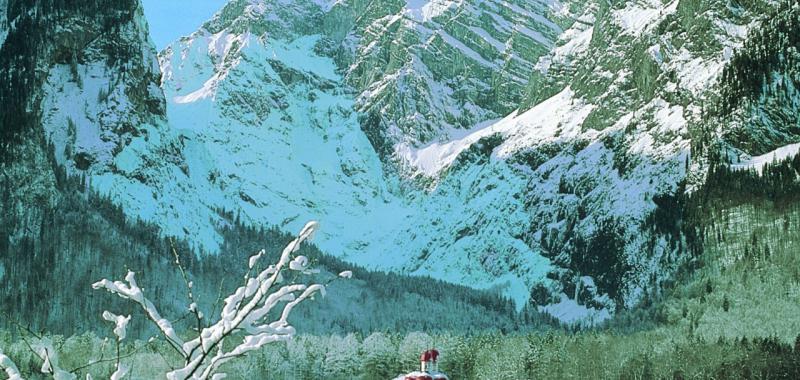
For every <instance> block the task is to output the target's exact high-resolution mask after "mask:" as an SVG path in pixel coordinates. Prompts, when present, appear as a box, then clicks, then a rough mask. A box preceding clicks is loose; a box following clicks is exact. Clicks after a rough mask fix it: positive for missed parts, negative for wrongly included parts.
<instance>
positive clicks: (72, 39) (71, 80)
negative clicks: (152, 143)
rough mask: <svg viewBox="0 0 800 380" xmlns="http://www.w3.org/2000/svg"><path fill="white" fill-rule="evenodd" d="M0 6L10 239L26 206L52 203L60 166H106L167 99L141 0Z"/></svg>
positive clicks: (32, 221)
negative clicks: (161, 84)
mask: <svg viewBox="0 0 800 380" xmlns="http://www.w3.org/2000/svg"><path fill="white" fill-rule="evenodd" d="M0 9H2V11H0V25H2V27H0V30H2V37H3V38H2V40H0V41H2V45H1V46H2V47H1V48H0V49H1V50H0V60H2V61H3V64H2V65H1V68H0V76H2V77H3V78H4V80H3V85H2V89H1V90H0V103H2V104H3V105H4V112H3V115H2V124H3V125H2V139H0V140H1V141H2V144H0V145H1V147H2V149H0V151H2V159H0V172H2V179H0V181H2V183H0V187H2V188H3V191H4V197H3V201H2V209H3V218H4V222H3V223H2V224H3V225H4V227H5V228H4V231H3V233H4V234H7V236H8V237H10V238H11V239H13V238H14V236H15V235H16V232H15V231H17V230H16V229H18V228H28V229H29V228H30V226H32V225H33V226H35V225H38V224H39V219H40V218H41V215H32V214H31V212H32V211H31V212H29V211H28V210H29V209H30V207H28V206H29V205H31V204H37V205H40V206H44V207H47V206H51V207H52V206H54V205H55V204H57V202H58V201H59V192H58V189H59V186H60V185H61V183H62V181H63V180H64V179H65V177H66V175H67V173H69V174H73V175H76V174H79V173H81V172H83V171H88V172H89V173H96V172H102V171H109V170H113V158H114V157H115V156H116V155H118V154H119V153H120V152H121V151H122V150H124V148H125V147H126V146H127V145H128V144H131V143H132V141H133V140H135V139H136V138H146V137H142V136H141V133H140V131H141V130H142V129H143V128H144V127H143V124H145V123H155V122H156V121H157V120H161V122H163V116H164V106H165V103H164V98H163V95H162V93H161V90H160V88H159V87H158V83H159V78H160V70H159V68H158V65H157V61H156V59H155V50H154V49H153V48H152V45H151V44H149V42H148V41H149V37H148V31H147V26H146V24H145V22H144V17H143V14H142V10H141V5H140V4H139V2H137V1H113V2H109V1H102V0H98V1H88V2H85V3H82V4H80V5H78V4H73V3H67V2H47V3H39V2H35V3H34V2H30V1H3V2H2V3H0ZM103 94H105V95H103ZM101 97H103V98H104V99H99V98H101ZM58 164H61V165H63V166H64V168H65V169H66V172H64V171H62V170H61V169H59V168H58Z"/></svg>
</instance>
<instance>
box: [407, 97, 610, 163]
mask: <svg viewBox="0 0 800 380" xmlns="http://www.w3.org/2000/svg"><path fill="white" fill-rule="evenodd" d="M573 96H574V93H573V92H572V90H571V89H570V88H569V87H567V88H565V89H564V90H562V91H561V92H560V93H558V94H556V95H555V96H553V97H551V98H550V99H547V100H545V101H543V102H541V103H539V104H538V105H536V106H535V107H533V108H531V109H530V110H528V111H526V112H524V113H523V114H521V115H517V113H516V112H515V113H512V114H511V115H509V116H508V117H506V118H504V119H502V120H500V121H499V122H497V123H495V124H491V125H482V126H479V127H476V128H475V129H473V132H472V133H470V134H469V135H467V136H464V137H462V138H460V139H456V140H452V141H449V142H445V143H438V142H437V143H433V144H430V145H428V146H426V147H423V148H420V149H414V148H412V147H410V146H409V145H407V144H398V145H397V146H395V153H396V154H397V156H398V157H401V158H403V159H404V160H405V162H407V163H408V164H410V165H412V166H414V167H416V168H418V169H419V170H420V172H422V173H424V174H426V175H428V176H434V175H436V174H437V173H438V172H440V171H441V170H442V169H444V168H446V167H448V166H450V164H452V163H453V161H454V160H455V159H456V157H458V155H459V154H461V152H463V151H464V150H465V149H467V148H469V147H470V146H471V145H472V144H474V143H476V142H478V141H479V140H480V139H482V138H484V137H488V136H491V135H493V134H495V133H500V134H502V135H503V136H504V137H506V141H505V142H504V143H503V144H502V145H500V146H499V147H498V148H497V149H496V150H495V153H496V154H497V156H498V157H507V156H510V155H511V154H513V153H514V152H516V151H518V150H519V149H522V148H525V147H530V146H533V145H536V144H539V143H541V142H542V141H546V140H554V139H556V138H558V139H565V138H570V137H577V136H579V135H580V134H581V128H580V126H581V124H582V123H583V120H584V119H585V118H586V116H588V115H589V112H591V110H592V109H593V108H594V106H592V105H588V104H584V103H583V102H582V101H580V100H576V99H574V98H573Z"/></svg>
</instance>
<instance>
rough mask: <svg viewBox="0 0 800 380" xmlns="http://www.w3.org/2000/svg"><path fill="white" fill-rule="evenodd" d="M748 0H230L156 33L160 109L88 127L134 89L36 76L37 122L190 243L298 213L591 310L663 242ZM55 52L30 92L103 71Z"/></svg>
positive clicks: (336, 243) (608, 306)
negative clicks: (208, 14) (664, 217)
mask: <svg viewBox="0 0 800 380" xmlns="http://www.w3.org/2000/svg"><path fill="white" fill-rule="evenodd" d="M765 4H766V2H761V1H756V2H752V4H748V5H747V7H743V6H740V5H731V4H729V3H728V2H726V1H722V0H702V1H693V2H688V1H679V0H674V1H668V2H661V1H657V0H638V1H627V2H624V1H612V2H611V3H609V2H605V1H597V2H595V1H583V2H581V1H571V2H564V3H560V2H549V1H537V2H523V1H519V2H517V1H471V0H464V1H439V0H433V1H389V0H387V1H373V2H359V1H353V2H351V1H347V2H344V1H336V2H333V1H330V2H328V1H324V2H321V1H310V0H301V1H291V2H289V1H282V0H259V1H251V0H232V1H230V2H229V3H228V4H227V5H226V6H225V7H224V8H223V9H222V10H220V12H219V13H218V14H217V15H215V16H214V18H213V19H212V20H210V21H209V22H207V23H206V24H205V25H204V26H203V27H202V28H201V29H200V30H198V31H197V32H195V33H193V34H192V35H190V36H187V37H184V38H182V39H181V40H179V41H176V42H175V43H173V44H172V45H171V46H169V47H168V48H167V49H165V50H164V51H163V52H162V53H161V54H160V56H159V59H160V66H161V70H162V72H163V81H162V86H161V87H162V89H163V91H164V95H165V97H166V101H167V106H166V115H167V118H166V120H167V122H166V124H165V123H164V122H163V121H159V120H157V119H158V118H155V119H153V118H152V117H151V118H148V117H147V115H148V114H153V113H155V114H158V112H154V110H157V108H153V110H151V111H150V112H140V113H137V115H139V116H136V117H135V118H133V119H132V120H133V122H132V124H133V128H132V129H131V128H128V127H124V124H123V127H121V128H118V129H115V128H113V127H110V126H109V124H111V125H117V124H116V123H117V122H118V121H120V120H121V118H120V117H119V115H121V114H125V113H127V112H129V110H147V109H148V108H147V107H143V106H142V105H147V104H149V103H148V102H144V103H142V102H141V101H137V100H136V99H147V98H148V97H147V96H136V97H133V98H131V97H130V96H126V97H123V96H122V94H121V93H119V91H120V90H119V89H113V88H112V89H110V90H109V91H108V92H105V93H104V94H103V95H108V99H110V100H108V101H106V102H105V103H103V102H97V101H95V102H92V101H91V99H88V98H87V99H84V100H85V102H84V103H75V102H69V105H67V104H65V103H64V102H63V101H62V102H60V101H59V96H62V95H54V96H51V97H48V98H47V101H46V102H45V104H46V105H47V107H48V108H51V109H53V110H57V111H53V112H50V116H48V117H49V118H48V119H47V120H48V122H47V123H48V127H47V130H48V131H49V133H50V135H51V136H54V137H53V139H54V140H56V141H68V140H69V136H70V135H69V134H66V135H65V134H64V133H63V131H62V130H61V129H59V128H57V127H56V126H57V125H64V123H66V124H69V120H72V121H73V123H75V124H76V125H78V126H79V127H78V128H77V130H78V131H80V132H76V133H75V134H74V135H75V136H76V137H73V138H72V139H73V140H74V142H73V143H72V145H69V144H66V145H65V146H67V145H69V146H72V147H73V149H76V150H79V151H80V152H85V153H86V155H84V156H85V157H91V158H92V159H91V160H89V161H90V165H89V167H88V169H87V170H88V172H89V173H90V174H91V181H92V185H93V186H94V187H96V188H98V189H100V190H101V191H103V192H106V193H108V194H109V195H110V196H111V197H112V198H113V199H115V200H116V201H117V202H119V203H121V204H122V205H123V206H124V209H125V210H126V212H128V213H129V214H131V215H135V216H140V217H143V218H145V219H147V220H150V221H154V222H156V223H158V224H159V225H160V226H161V227H162V228H163V232H164V233H166V234H173V235H179V236H182V237H187V238H189V239H190V240H191V241H194V242H195V243H196V244H197V245H198V246H200V247H202V248H204V249H206V250H209V251H213V252H215V251H217V249H218V246H219V243H220V237H219V235H218V233H217V231H216V228H217V227H219V225H220V223H224V222H223V218H221V217H220V216H219V213H220V211H221V210H227V211H233V212H234V213H237V214H239V216H240V218H241V219H242V220H244V221H246V222H248V223H252V224H256V225H269V224H274V225H278V226H280V227H282V228H286V229H289V230H296V229H298V228H299V227H300V226H301V225H302V223H304V222H305V221H306V220H308V219H316V220H321V221H322V223H323V224H324V225H325V226H326V228H324V229H322V232H323V234H322V236H320V237H319V239H318V240H317V242H318V244H319V245H320V246H321V247H322V248H323V249H324V250H325V251H327V252H329V253H331V254H334V255H338V256H340V257H343V258H345V259H346V260H351V261H353V262H359V263H362V264H365V265H367V266H369V267H370V268H376V269H385V270H403V271H405V272H411V273H415V274H429V275H432V276H435V277H437V278H441V279H443V280H447V281H451V282H455V283H459V284H465V285H469V286H473V287H477V288H495V289H497V290H499V291H502V292H503V293H504V294H505V295H507V296H509V297H511V298H513V299H514V300H515V301H516V302H517V306H518V307H522V306H523V305H524V304H525V303H526V302H527V301H528V300H529V299H532V300H533V301H534V302H535V303H536V304H538V305H542V307H543V309H544V310H548V311H550V312H551V313H553V314H554V315H557V316H558V317H559V318H562V319H563V320H566V321H579V320H581V319H584V318H589V319H592V320H594V321H599V320H602V319H604V318H607V317H608V316H609V315H610V313H612V312H613V310H614V309H615V308H616V307H618V306H622V305H631V304H633V303H635V302H636V301H637V300H638V299H640V297H641V296H642V295H643V294H645V293H646V292H650V291H652V290H651V289H658V288H659V287H660V283H661V282H663V281H664V280H666V279H668V278H670V277H671V274H672V271H673V269H675V268H677V266H679V265H680V264H681V263H682V262H683V260H684V259H685V257H684V256H682V255H681V252H682V247H683V244H684V243H683V242H682V241H680V239H679V238H675V237H674V235H672V234H670V233H669V231H665V230H664V228H665V227H664V226H663V225H662V224H658V223H655V222H654V221H653V214H654V213H658V212H659V211H664V210H663V209H664V207H669V204H667V205H666V206H664V203H663V202H662V201H663V200H664V199H669V197H670V196H671V195H673V194H674V193H675V192H676V191H677V190H678V189H679V188H680V184H681V182H682V181H683V180H684V179H685V178H686V176H687V173H692V172H696V171H697V168H698V167H699V164H697V163H695V162H694V161H693V160H692V158H691V154H690V153H691V152H690V145H691V143H692V131H693V128H694V126H695V125H697V124H698V123H701V122H702V115H703V111H704V108H703V107H704V104H705V102H706V101H709V99H710V96H709V94H710V93H713V91H715V87H714V86H715V85H716V83H717V78H718V77H719V75H720V73H721V71H722V68H723V67H724V66H725V65H726V63H727V62H728V61H729V60H730V59H731V57H732V52H733V51H734V50H735V49H737V48H739V47H740V46H741V44H742V42H743V41H744V39H745V36H746V34H747V31H748V30H749V29H752V28H753V27H754V26H755V25H758V22H759V20H760V17H761V16H760V15H761V14H763V12H761V11H763V7H765V6H766V7H768V5H765ZM54 70H56V71H54V72H53V73H52V74H51V76H52V77H53V79H52V80H48V85H49V86H50V87H49V89H48V93H53V94H64V95H66V96H76V97H78V96H83V97H84V98H86V96H85V94H86V93H91V92H93V91H95V89H96V92H97V93H98V94H99V93H100V90H101V89H102V86H101V85H100V84H99V83H100V80H101V79H100V78H102V75H103V72H102V71H101V70H100V69H99V68H97V67H93V66H91V65H82V66H79V70H78V74H79V75H78V76H79V77H80V78H82V80H83V86H84V88H90V89H92V91H84V92H82V93H81V92H80V91H78V90H76V89H75V85H73V84H69V83H66V82H69V81H68V80H64V79H63V78H65V77H67V76H68V75H70V71H68V70H67V68H65V67H60V68H59V67H56V68H55V69H54ZM58 70H61V71H58ZM59 78H62V79H60V80H59ZM142 91H143V92H139V94H146V93H150V92H152V89H150V87H146V88H142ZM124 93H125V94H128V92H127V91H124ZM81 94H83V95H81ZM109 94H110V95H109ZM94 96H95V95H94V94H92V97H94ZM152 98H155V95H153V97H152ZM131 99H133V100H131ZM94 103H101V104H111V105H110V106H107V105H104V106H102V107H100V108H97V105H95V104H94ZM74 104H83V105H81V106H80V107H77V108H75V109H72V108H70V107H73V105H74ZM153 106H154V107H155V106H156V104H155V103H153ZM123 110H124V112H123ZM120 112H121V113H120ZM84 126H85V127H84ZM55 136H61V137H57V138H56V137H55ZM75 162H76V165H74V168H73V170H81V169H84V168H82V167H81V166H79V165H78V164H80V165H82V166H85V162H84V163H80V162H79V161H75ZM81 162H83V161H81ZM673 222H676V221H674V220H673ZM222 254H224V252H222ZM546 305H549V306H546Z"/></svg>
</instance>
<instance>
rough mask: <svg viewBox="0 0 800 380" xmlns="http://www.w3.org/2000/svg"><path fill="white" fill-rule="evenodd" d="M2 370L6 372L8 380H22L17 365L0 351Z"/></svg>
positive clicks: (0, 368) (0, 366)
mask: <svg viewBox="0 0 800 380" xmlns="http://www.w3.org/2000/svg"><path fill="white" fill-rule="evenodd" d="M0 370H3V371H5V373H6V375H8V380H22V374H21V373H19V369H18V368H17V365H16V364H15V363H14V361H13V360H11V358H9V357H8V356H6V355H5V354H4V353H3V351H2V350H0Z"/></svg>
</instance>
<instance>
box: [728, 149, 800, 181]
mask: <svg viewBox="0 0 800 380" xmlns="http://www.w3.org/2000/svg"><path fill="white" fill-rule="evenodd" d="M797 154H800V143H797V144H789V145H786V146H782V147H780V148H778V149H775V150H773V151H771V152H769V153H765V154H762V155H760V156H756V157H752V158H750V159H749V160H746V161H742V162H740V163H738V164H733V165H731V168H732V169H734V170H751V169H754V170H755V171H756V172H757V173H758V174H761V173H762V172H763V171H764V167H765V166H766V165H767V164H770V163H774V162H777V161H781V160H784V159H787V158H791V157H794V156H796V155H797Z"/></svg>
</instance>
